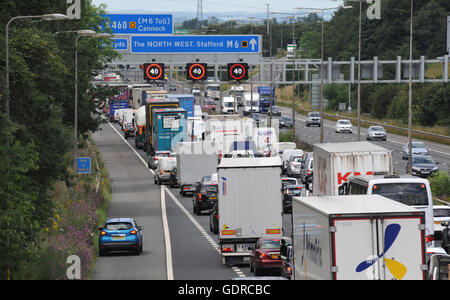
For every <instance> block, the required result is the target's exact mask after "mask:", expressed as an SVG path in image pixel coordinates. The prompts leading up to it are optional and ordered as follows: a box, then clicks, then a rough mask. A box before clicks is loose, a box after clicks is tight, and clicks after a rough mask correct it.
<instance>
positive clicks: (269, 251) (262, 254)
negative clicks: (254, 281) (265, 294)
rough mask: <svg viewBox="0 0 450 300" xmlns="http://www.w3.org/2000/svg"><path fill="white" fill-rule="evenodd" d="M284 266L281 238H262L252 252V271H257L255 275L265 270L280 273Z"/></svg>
mask: <svg viewBox="0 0 450 300" xmlns="http://www.w3.org/2000/svg"><path fill="white" fill-rule="evenodd" d="M282 267H283V260H282V259H281V257H280V239H279V238H260V239H259V240H258V242H256V247H255V248H254V249H253V252H252V253H251V254H250V272H255V276H257V275H260V273H261V271H263V270H264V271H273V272H274V273H277V275H279V274H280V273H281V268H282Z"/></svg>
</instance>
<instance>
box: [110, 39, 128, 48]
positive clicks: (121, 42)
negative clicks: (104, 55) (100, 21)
mask: <svg viewBox="0 0 450 300" xmlns="http://www.w3.org/2000/svg"><path fill="white" fill-rule="evenodd" d="M112 40H113V48H114V50H128V39H116V38H113V39H112Z"/></svg>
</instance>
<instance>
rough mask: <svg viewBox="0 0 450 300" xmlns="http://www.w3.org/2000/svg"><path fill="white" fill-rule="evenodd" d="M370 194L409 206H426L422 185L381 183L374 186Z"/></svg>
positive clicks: (424, 189)
mask: <svg viewBox="0 0 450 300" xmlns="http://www.w3.org/2000/svg"><path fill="white" fill-rule="evenodd" d="M372 194H377V195H382V196H385V197H387V198H389V199H391V200H394V201H397V202H400V203H403V204H406V205H409V206H415V205H428V194H427V188H426V186H425V184H423V183H419V182H417V183H415V182H411V183H398V182H396V183H381V184H374V185H373V187H372Z"/></svg>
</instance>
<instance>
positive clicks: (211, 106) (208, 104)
mask: <svg viewBox="0 0 450 300" xmlns="http://www.w3.org/2000/svg"><path fill="white" fill-rule="evenodd" d="M203 109H204V110H208V111H210V110H216V101H215V100H205V104H204V105H203Z"/></svg>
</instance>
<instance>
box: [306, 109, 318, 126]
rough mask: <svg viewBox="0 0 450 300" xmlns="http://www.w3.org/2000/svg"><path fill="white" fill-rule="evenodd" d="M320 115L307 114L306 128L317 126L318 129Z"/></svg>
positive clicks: (314, 113)
mask: <svg viewBox="0 0 450 300" xmlns="http://www.w3.org/2000/svg"><path fill="white" fill-rule="evenodd" d="M320 119H321V118H320V113H318V112H309V113H308V116H307V117H306V127H309V126H311V125H317V126H319V127H320Z"/></svg>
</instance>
